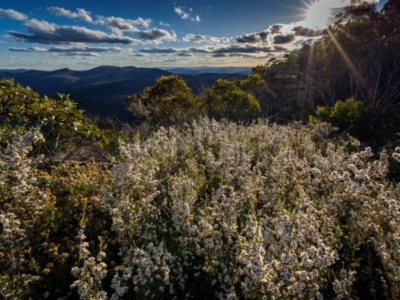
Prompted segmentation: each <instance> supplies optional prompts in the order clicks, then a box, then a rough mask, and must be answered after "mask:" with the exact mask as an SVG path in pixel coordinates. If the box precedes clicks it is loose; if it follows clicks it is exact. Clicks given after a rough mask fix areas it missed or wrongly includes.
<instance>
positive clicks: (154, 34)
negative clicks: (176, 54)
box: [138, 29, 176, 43]
mask: <svg viewBox="0 0 400 300" xmlns="http://www.w3.org/2000/svg"><path fill="white" fill-rule="evenodd" d="M138 34H139V36H140V38H141V39H143V40H146V41H152V42H155V43H159V42H161V41H162V40H167V41H175V40H176V34H175V32H172V33H169V32H168V31H166V30H164V29H151V30H143V31H139V32H138Z"/></svg>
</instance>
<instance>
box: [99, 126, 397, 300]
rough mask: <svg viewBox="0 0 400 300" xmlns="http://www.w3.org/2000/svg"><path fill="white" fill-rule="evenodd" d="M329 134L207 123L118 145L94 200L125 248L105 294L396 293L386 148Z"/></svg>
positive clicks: (393, 195)
mask: <svg viewBox="0 0 400 300" xmlns="http://www.w3.org/2000/svg"><path fill="white" fill-rule="evenodd" d="M330 131H331V129H330V128H329V127H326V125H324V124H322V125H319V126H317V127H302V126H299V125H294V126H289V127H286V126H283V127H279V126H269V125H268V124H266V123H263V122H260V123H258V124H253V125H250V126H247V127H246V126H238V125H236V124H234V123H217V122H215V121H209V120H207V119H206V120H203V121H201V122H200V123H199V124H198V125H197V124H193V126H192V127H191V128H189V129H187V130H186V131H183V132H182V131H177V130H175V129H174V128H169V129H168V130H165V129H160V130H159V131H158V132H156V133H155V134H154V136H153V137H151V138H149V139H148V140H147V141H146V142H145V143H140V142H139V141H138V142H136V143H133V144H126V145H123V146H122V149H121V151H122V154H123V156H124V157H125V161H124V162H123V163H121V164H117V165H115V167H114V170H115V172H116V174H117V179H116V181H115V186H114V192H113V193H112V194H110V195H109V196H106V197H104V198H103V209H104V211H108V212H110V214H111V216H112V219H113V227H112V228H113V230H114V232H115V233H116V234H117V236H118V241H119V243H120V251H121V255H122V257H121V258H122V265H121V266H120V267H118V269H117V270H119V271H118V274H116V275H115V277H114V279H113V285H112V287H113V289H114V290H115V293H114V295H113V297H114V298H113V299H117V298H119V297H121V298H123V299H148V298H157V299H169V298H174V299H183V298H184V299H190V298H205V299H213V298H217V299H262V298H263V297H267V298H270V299H288V298H297V299H311V298H318V299H322V297H324V298H327V299H333V298H336V299H343V298H354V297H356V296H357V295H358V293H359V292H361V291H364V290H365V289H367V290H370V291H373V290H374V289H375V291H379V292H380V294H379V295H380V296H383V295H385V296H386V297H388V298H389V299H396V298H398V297H399V296H400V290H399V284H398V282H399V280H400V277H399V274H400V267H399V264H400V256H399V253H400V248H399V247H398V233H397V232H398V230H399V229H398V226H397V225H396V224H397V223H398V222H399V221H400V219H399V218H400V215H399V214H398V212H399V211H400V210H399V209H400V204H399V203H398V201H397V199H398V197H399V192H400V190H399V188H398V187H394V186H392V185H390V184H389V183H388V182H386V181H385V175H386V173H387V168H388V156H387V154H386V153H382V155H381V159H380V160H377V161H374V160H373V159H372V156H373V154H372V152H371V149H369V148H367V149H365V150H364V151H361V152H357V153H350V154H348V153H346V152H345V150H344V147H342V146H341V145H340V144H336V145H334V144H332V143H330V142H329V140H328V139H327V137H328V136H329V135H330ZM398 150H400V149H398ZM399 157H400V154H399V153H398V152H396V153H394V154H393V158H396V159H398V158H399ZM368 247H370V248H371V249H372V250H369V251H368V255H370V256H369V257H370V258H369V260H368V259H367V257H366V255H367V253H366V252H362V251H359V249H361V248H362V249H366V248H368ZM368 261H369V262H368ZM360 262H363V263H365V264H364V265H361V264H360ZM375 266H379V268H380V269H379V272H380V274H381V275H379V276H380V279H378V280H376V277H377V276H378V275H376V271H375V269H372V268H373V267H375ZM362 274H363V275H362ZM366 274H370V276H369V277H368V276H365V275H366ZM361 275H362V276H361ZM378 278H379V277H378ZM353 284H355V286H356V287H360V286H362V287H361V288H360V289H359V290H356V289H353ZM371 293H372V292H371ZM371 295H372V294H369V298H373V296H371Z"/></svg>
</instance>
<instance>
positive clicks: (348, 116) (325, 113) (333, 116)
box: [310, 98, 365, 130]
mask: <svg viewBox="0 0 400 300" xmlns="http://www.w3.org/2000/svg"><path fill="white" fill-rule="evenodd" d="M364 115H365V107H364V102H362V101H356V100H355V99H354V98H349V99H346V100H345V101H341V100H338V101H336V103H335V105H334V106H333V107H325V106H318V107H317V111H316V117H314V116H310V122H312V123H317V122H329V123H331V124H332V125H333V126H336V127H339V128H340V129H341V130H345V129H349V127H350V126H359V125H360V123H361V121H362V119H363V117H364Z"/></svg>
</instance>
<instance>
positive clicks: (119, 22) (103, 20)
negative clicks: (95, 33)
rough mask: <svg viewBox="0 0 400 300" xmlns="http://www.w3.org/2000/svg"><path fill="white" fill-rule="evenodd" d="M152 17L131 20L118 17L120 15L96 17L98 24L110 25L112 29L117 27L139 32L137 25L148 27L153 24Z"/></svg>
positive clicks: (119, 29)
mask: <svg viewBox="0 0 400 300" xmlns="http://www.w3.org/2000/svg"><path fill="white" fill-rule="evenodd" d="M151 22H152V21H151V20H150V19H142V18H138V19H136V20H131V19H123V18H118V17H113V16H111V17H103V16H97V19H96V22H95V23H96V24H99V25H102V26H107V27H110V28H111V29H116V30H118V31H133V32H137V31H139V30H138V29H137V26H141V27H144V28H148V27H149V26H150V24H151Z"/></svg>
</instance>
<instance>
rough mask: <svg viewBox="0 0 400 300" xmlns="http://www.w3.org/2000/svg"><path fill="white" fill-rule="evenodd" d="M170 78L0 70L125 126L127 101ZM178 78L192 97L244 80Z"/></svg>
mask: <svg viewBox="0 0 400 300" xmlns="http://www.w3.org/2000/svg"><path fill="white" fill-rule="evenodd" d="M209 69H213V68H209ZM220 71H221V70H220ZM171 74H172V72H169V71H166V70H161V69H156V68H136V67H114V66H100V67H96V68H94V69H90V70H86V71H75V70H71V69H68V68H65V69H60V70H55V71H40V70H23V69H21V70H0V79H2V78H14V80H15V81H16V82H18V83H20V84H22V85H24V86H29V87H31V88H32V89H33V90H34V91H36V92H38V93H39V94H41V95H47V96H49V97H56V96H57V93H63V94H70V98H71V99H73V100H75V101H77V102H78V107H79V108H80V109H84V110H85V111H86V113H87V114H90V115H100V116H103V117H111V118H117V119H119V120H121V121H124V122H126V121H132V120H133V115H132V114H131V113H130V112H128V111H127V110H126V109H125V99H126V97H127V96H129V95H133V94H137V93H140V92H141V91H142V90H143V89H144V88H145V87H146V86H152V85H154V83H155V81H156V79H157V78H159V77H160V76H162V75H171ZM181 76H182V77H183V78H184V80H185V81H186V82H187V84H188V86H189V87H190V88H192V90H193V92H194V93H195V94H200V93H202V92H203V91H205V90H206V89H207V88H209V87H211V86H212V85H213V84H214V82H215V81H216V80H217V79H218V78H220V77H221V76H228V77H230V78H237V79H239V78H243V77H244V75H242V74H238V73H219V72H215V73H202V74H181Z"/></svg>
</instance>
